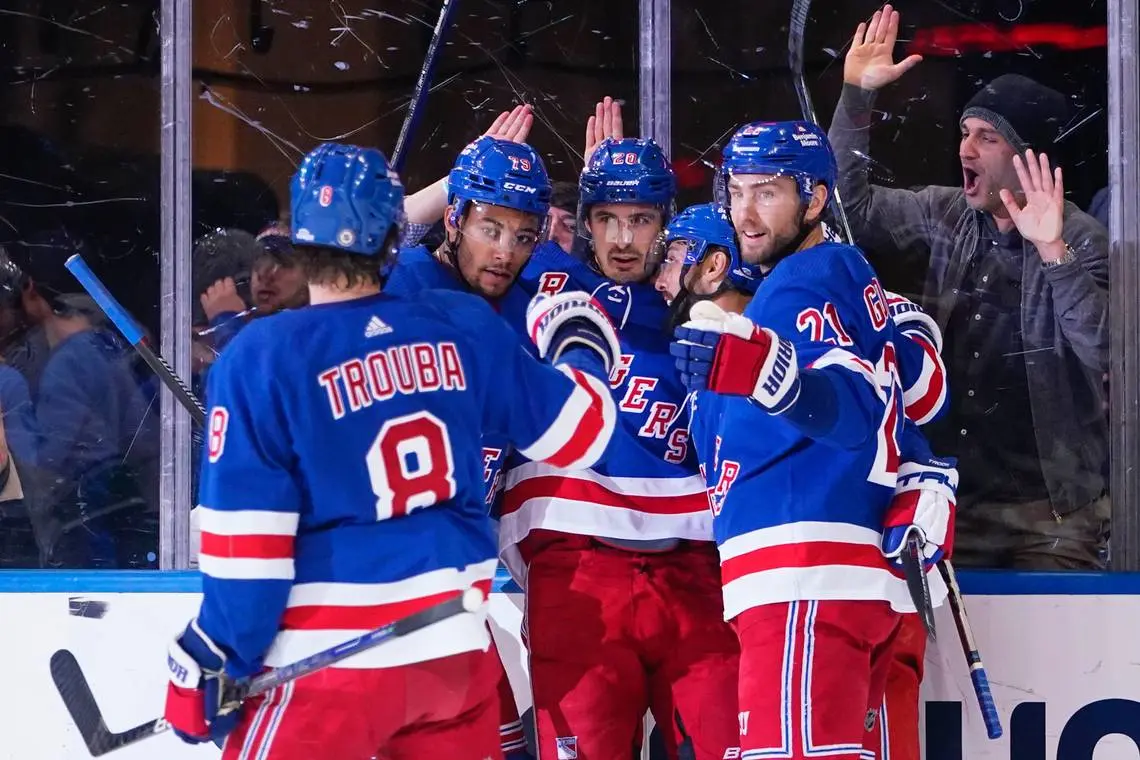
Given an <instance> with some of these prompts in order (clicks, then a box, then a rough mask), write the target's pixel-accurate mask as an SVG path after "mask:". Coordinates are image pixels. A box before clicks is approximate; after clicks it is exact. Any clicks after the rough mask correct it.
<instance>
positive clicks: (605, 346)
mask: <svg viewBox="0 0 1140 760" xmlns="http://www.w3.org/2000/svg"><path fill="white" fill-rule="evenodd" d="M526 330H527V334H528V335H530V339H531V341H533V343H534V345H535V347H536V348H537V349H538V355H539V357H540V358H543V359H546V360H547V361H549V362H550V363H551V364H556V363H557V362H558V360H559V358H560V357H561V356H562V354H563V353H564V352H566V351H567V350H568V349H571V348H574V347H583V348H588V349H590V350H592V351H595V352H597V354H598V355H599V356H600V357H601V359H602V361H603V362H604V363H605V366H606V376H607V377H608V376H609V373H610V372H611V371H613V368H614V367H615V366H617V363H618V360H619V359H620V358H621V344H620V343H618V337H617V331H616V330H615V329H614V325H613V323H612V322H611V321H610V317H609V315H608V314H606V311H605V309H603V308H602V307H601V306H600V305H598V303H597V302H596V301H595V300H594V299H593V297H591V296H590V294H589V293H586V292H584V291H581V290H576V291H568V292H563V293H556V294H555V295H552V296H551V295H546V294H545V293H539V294H538V295H536V296H535V297H534V298H532V299H531V302H530V304H529V305H528V306H527V308H526Z"/></svg>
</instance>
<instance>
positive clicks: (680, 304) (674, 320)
mask: <svg viewBox="0 0 1140 760" xmlns="http://www.w3.org/2000/svg"><path fill="white" fill-rule="evenodd" d="M699 300H701V298H700V297H699V296H694V295H693V294H692V293H690V292H689V289H688V288H686V287H685V286H684V284H682V285H681V289H680V290H678V291H677V295H676V297H675V298H674V299H673V300H672V301H670V302H669V309H668V313H667V314H666V315H665V332H666V334H668V335H672V334H673V331H674V330H676V329H677V328H678V327H680V326H681V325H683V324H685V323H686V322H688V321H689V311H690V310H691V309H692V308H693V304H694V303H696V302H697V301H699Z"/></svg>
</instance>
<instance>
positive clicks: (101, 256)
mask: <svg viewBox="0 0 1140 760" xmlns="http://www.w3.org/2000/svg"><path fill="white" fill-rule="evenodd" d="M0 71H2V72H3V74H2V76H3V78H4V87H3V88H2V94H0V99H2V101H3V108H2V109H0V110H2V113H3V116H2V118H0V246H3V248H4V254H3V256H2V258H3V267H2V269H3V272H2V274H0V278H2V282H0V301H2V303H0V333H2V338H0V340H2V352H3V353H2V360H0V376H2V378H0V408H2V410H3V433H4V436H3V440H4V446H3V451H2V453H3V456H4V459H6V460H9V459H10V462H11V467H12V468H14V472H13V469H9V471H8V474H7V476H6V477H7V480H6V482H5V487H4V490H3V492H2V495H0V568H41V567H44V568H58V569H93V568H99V569H104V568H133V569H138V568H156V567H157V566H158V563H157V552H158V543H157V542H158V532H157V525H158V471H159V466H160V456H159V439H158V432H159V425H160V421H159V411H158V402H157V392H158V386H157V384H156V381H155V378H154V377H153V375H152V374H151V373H150V372H149V371H148V370H147V369H146V367H145V366H144V365H143V364H142V362H141V361H139V360H138V359H137V357H136V355H135V353H134V351H133V350H132V349H131V348H130V346H128V345H127V344H126V343H125V342H124V341H123V339H122V337H121V336H120V335H119V333H118V332H117V331H116V330H115V328H114V327H113V326H112V325H111V323H110V322H109V321H108V320H107V319H106V317H105V315H104V314H103V313H102V311H101V310H100V309H99V307H98V306H96V305H95V303H94V302H93V301H92V300H91V299H90V298H89V297H88V296H87V295H86V294H85V291H84V289H83V288H82V287H81V286H80V285H79V283H78V281H77V280H76V279H75V278H74V277H72V275H71V274H70V273H69V272H68V271H67V270H66V269H65V268H64V262H65V261H66V260H67V258H68V257H69V256H71V255H72V254H74V253H80V254H82V256H83V258H84V259H85V260H86V261H87V263H88V264H89V265H90V267H91V268H92V270H94V272H95V273H96V274H97V275H98V276H99V277H101V278H102V279H103V281H104V282H105V283H106V285H107V287H108V288H109V289H110V290H111V291H112V292H113V293H114V294H115V295H116V296H117V297H118V299H119V300H120V301H121V302H122V304H123V306H124V307H125V308H126V309H127V310H128V311H129V312H130V313H131V314H132V315H133V317H134V318H135V319H136V320H137V321H138V322H139V324H140V325H141V326H142V327H143V329H144V330H145V331H146V332H147V334H149V335H150V336H152V337H153V336H155V335H157V331H158V327H159V299H158V277H159V263H158V253H157V252H158V249H159V223H160V206H159V155H160V154H159V150H160V148H159V117H158V114H159V97H160V79H159V75H160V67H159V30H158V27H157V25H156V21H155V18H154V16H153V15H152V13H151V8H149V7H148V6H147V5H146V4H139V3H113V4H107V3H97V2H84V1H82V0H78V1H74V2H53V3H46V4H45V3H36V2H25V1H22V0H16V1H15V2H7V3H4V7H3V8H0Z"/></svg>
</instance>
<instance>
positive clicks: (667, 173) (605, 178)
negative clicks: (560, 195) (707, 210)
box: [578, 137, 677, 217]
mask: <svg viewBox="0 0 1140 760" xmlns="http://www.w3.org/2000/svg"><path fill="white" fill-rule="evenodd" d="M578 194H579V201H580V202H581V207H582V210H583V212H585V211H586V210H587V209H589V207H590V206H592V205H594V204H595V203H649V204H652V205H655V206H660V207H661V208H662V210H663V211H664V212H665V214H666V216H667V217H668V216H669V215H671V213H672V209H673V198H674V196H676V195H677V178H676V177H675V176H674V175H673V167H672V166H670V164H669V160H668V159H667V158H665V153H664V151H662V150H661V146H659V145H658V144H657V143H655V142H654V141H653V140H641V139H638V138H635V137H627V138H625V139H622V140H615V139H613V138H609V139H606V140H603V141H602V143H601V144H600V145H598V147H597V149H596V150H595V151H594V154H593V155H592V156H590V161H589V162H588V163H587V164H586V168H585V169H583V170H582V176H581V178H580V179H579V180H578Z"/></svg>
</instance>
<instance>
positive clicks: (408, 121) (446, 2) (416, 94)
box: [392, 0, 459, 174]
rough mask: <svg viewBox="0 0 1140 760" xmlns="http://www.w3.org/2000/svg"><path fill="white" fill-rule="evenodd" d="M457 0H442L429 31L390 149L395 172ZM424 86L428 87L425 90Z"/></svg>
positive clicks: (399, 169)
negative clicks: (418, 74)
mask: <svg viewBox="0 0 1140 760" xmlns="http://www.w3.org/2000/svg"><path fill="white" fill-rule="evenodd" d="M458 4H459V0H443V5H442V6H441V7H440V9H439V18H438V19H437V20H436V22H435V30H434V31H432V33H431V42H429V43H428V49H427V55H426V56H424V65H423V68H421V69H420V76H419V79H417V80H416V88H415V89H414V90H412V99H411V102H409V103H408V112H407V114H405V115H404V123H403V124H402V125H401V126H400V135H399V137H397V138H396V147H395V148H393V149H392V168H393V169H395V170H396V173H397V174H402V173H403V171H404V161H406V160H407V158H408V142H409V141H410V140H411V138H412V135H413V134H415V131H416V126H417V125H418V124H419V121H420V116H421V115H422V112H423V105H424V101H426V100H427V94H428V91H430V83H431V79H432V76H433V75H434V74H435V63H436V61H437V60H438V59H439V51H440V49H441V48H442V47H443V33H444V30H445V29H447V27H448V25H449V24H450V23H451V15H452V13H453V12H454V11H455V6H457V5H458ZM425 88H428V89H427V90H425Z"/></svg>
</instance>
